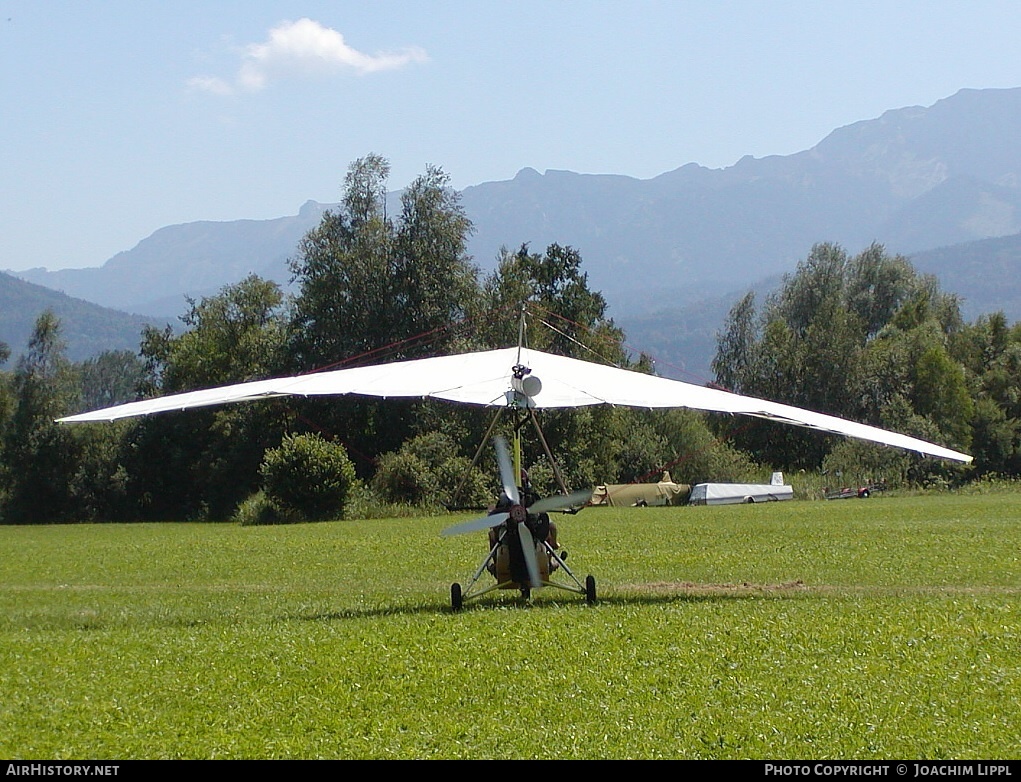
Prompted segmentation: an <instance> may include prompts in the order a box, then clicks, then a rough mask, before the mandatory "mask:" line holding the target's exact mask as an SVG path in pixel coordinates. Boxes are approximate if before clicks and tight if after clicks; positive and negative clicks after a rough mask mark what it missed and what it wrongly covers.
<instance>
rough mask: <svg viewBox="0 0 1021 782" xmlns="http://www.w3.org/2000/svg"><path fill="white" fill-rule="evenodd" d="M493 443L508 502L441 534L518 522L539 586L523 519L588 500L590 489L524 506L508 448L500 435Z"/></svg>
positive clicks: (530, 572) (528, 564)
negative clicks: (500, 507) (504, 508)
mask: <svg viewBox="0 0 1021 782" xmlns="http://www.w3.org/2000/svg"><path fill="white" fill-rule="evenodd" d="M493 444H494V445H495V446H496V461H497V464H498V465H499V466H500V482H501V483H502V485H503V491H504V494H506V496H507V499H509V500H510V502H511V507H510V509H509V510H507V511H501V512H500V513H494V514H492V515H491V516H483V517H482V518H480V519H473V520H472V521H466V522H463V523H461V524H455V525H454V526H452V527H447V528H446V529H445V530H443V532H442V533H440V534H441V535H443V536H445V537H449V536H451V535H463V534H464V533H466V532H477V531H479V530H484V529H492V528H493V527H498V526H500V525H501V524H503V523H505V522H506V521H507V520H508V519H511V520H512V521H514V522H516V523H517V531H518V538H519V539H520V541H521V551H522V554H523V556H524V559H525V566H526V567H527V568H528V578H529V581H530V582H531V586H533V587H540V586H542V577H541V575H540V573H539V561H538V559H537V558H536V555H535V539H534V538H533V537H532V531H531V530H530V529H529V528H528V525H527V524H526V523H525V520H526V519H527V518H528V515H529V514H536V513H545V512H547V511H551V510H563V509H566V508H572V507H575V506H577V505H581V504H582V503H584V502H586V501H588V500H589V499H590V498H591V496H592V492H590V491H576V492H574V493H572V494H560V495H556V496H553V497H546V498H544V499H541V500H537V501H536V502H534V503H532V504H531V505H530V506H528V507H527V508H526V507H524V506H523V505H522V504H521V495H520V494H519V493H518V487H517V482H516V481H515V480H514V468H513V466H512V465H511V457H510V449H509V448H508V446H507V441H506V440H505V439H504V438H503V437H494V438H493Z"/></svg>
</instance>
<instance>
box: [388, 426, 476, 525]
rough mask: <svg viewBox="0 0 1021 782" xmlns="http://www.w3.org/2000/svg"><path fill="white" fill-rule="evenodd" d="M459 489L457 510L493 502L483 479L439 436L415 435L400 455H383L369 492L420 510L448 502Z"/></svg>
mask: <svg viewBox="0 0 1021 782" xmlns="http://www.w3.org/2000/svg"><path fill="white" fill-rule="evenodd" d="M458 486H460V487H461V491H460V494H459V496H458V497H457V498H456V502H457V504H458V505H459V506H473V505H478V506H482V505H484V504H485V503H487V502H488V501H489V500H490V499H491V498H492V490H491V488H490V487H489V485H488V481H487V479H486V476H485V475H484V474H483V473H481V472H480V471H479V470H478V468H475V467H472V466H471V462H470V461H469V460H468V459H466V458H465V457H463V456H460V455H459V454H458V453H457V446H456V445H455V444H454V441H453V440H452V439H450V437H448V436H447V435H445V434H442V433H440V432H430V433H428V434H423V435H418V436H417V437H415V438H413V439H411V440H408V441H407V442H406V443H405V444H404V445H403V446H401V449H400V450H399V451H394V452H391V453H386V454H383V455H382V456H381V457H380V458H379V465H378V467H377V469H376V474H375V476H374V477H373V479H372V489H373V491H374V492H375V493H376V495H377V497H378V498H379V499H380V500H381V501H382V502H385V503H395V504H410V505H414V506H419V507H428V506H431V505H442V504H444V503H446V502H449V501H451V499H454V493H455V491H456V490H457V488H458Z"/></svg>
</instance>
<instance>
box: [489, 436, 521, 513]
mask: <svg viewBox="0 0 1021 782" xmlns="http://www.w3.org/2000/svg"><path fill="white" fill-rule="evenodd" d="M493 444H494V445H495V446H496V461H497V463H498V464H499V465H500V481H501V482H502V483H503V491H504V494H506V495H507V499H509V500H510V501H511V502H512V503H514V504H515V505H519V504H521V498H520V496H519V495H518V485H517V483H516V482H515V480H514V467H513V465H512V464H511V457H510V447H509V446H508V445H507V440H506V439H504V438H503V437H494V438H493Z"/></svg>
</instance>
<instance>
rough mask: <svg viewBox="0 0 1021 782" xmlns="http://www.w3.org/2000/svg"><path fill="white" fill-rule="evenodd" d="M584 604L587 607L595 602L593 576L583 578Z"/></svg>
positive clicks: (594, 581) (594, 580)
mask: <svg viewBox="0 0 1021 782" xmlns="http://www.w3.org/2000/svg"><path fill="white" fill-rule="evenodd" d="M585 602H586V603H588V604H589V605H592V604H593V603H595V602H596V579H595V576H585Z"/></svg>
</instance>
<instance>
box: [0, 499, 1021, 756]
mask: <svg viewBox="0 0 1021 782" xmlns="http://www.w3.org/2000/svg"><path fill="white" fill-rule="evenodd" d="M450 523H451V519H450V518H427V519H402V520H384V521H365V522H357V521H356V522H338V523H323V524H307V525H295V526H281V527H238V526H234V525H213V524H206V525H199V524H194V525H193V524H149V525H81V526H42V527H0V545H2V550H3V552H4V555H3V558H2V560H0V605H2V610H0V757H3V758H9V759H75V758H80V759H84V758H90V759H131V758H771V759H791V758H814V759H831V758H838V759H852V758H858V759H868V758H886V759H890V758H918V759H929V758H934V759H935V758H944V759H945V758H961V759H994V758H998V759H1003V758H1010V759H1016V758H1021V742H1019V738H1018V737H1019V735H1021V717H1019V706H1021V495H1018V494H992V495H986V496H969V497H964V496H954V495H942V496H928V497H903V498H897V497H880V498H872V499H868V500H848V501H841V502H800V501H798V502H789V503H773V504H767V505H756V506H729V507H714V508H704V507H703V508H688V507H684V508H635V509H612V508H598V509H597V508H592V509H588V510H585V511H584V512H582V513H580V514H579V515H577V516H575V517H566V518H562V519H561V520H560V522H559V526H560V530H561V535H560V537H561V542H562V543H563V544H564V545H565V546H566V547H567V548H568V549H569V550H570V551H571V556H570V558H569V559H568V564H569V565H571V566H572V568H573V569H574V570H575V572H576V573H577V574H578V575H579V576H581V577H582V578H583V577H584V576H585V575H586V574H587V573H592V574H593V575H595V576H596V579H597V581H598V586H599V597H600V600H599V602H598V604H597V605H595V606H588V605H586V604H585V602H584V599H583V598H581V597H579V596H577V595H570V594H567V593H563V592H560V591H558V590H542V591H540V592H538V593H536V596H535V598H534V600H533V601H532V603H531V604H530V605H525V604H522V603H521V601H520V598H519V597H518V596H517V595H516V593H511V592H503V593H499V594H497V595H494V596H491V597H490V596H487V597H484V598H482V599H481V600H479V601H478V602H473V603H469V604H468V605H467V606H466V608H465V610H464V611H463V612H461V613H458V614H454V613H451V612H450V611H449V610H448V601H449V586H450V583H451V582H452V581H465V580H467V578H468V576H470V574H471V572H472V571H474V569H475V567H476V566H477V564H478V561H479V559H480V557H481V556H482V553H483V551H482V549H483V547H484V540H485V538H484V536H483V535H482V534H481V533H480V534H479V535H468V536H463V537H459V538H449V539H448V538H440V537H439V536H438V532H439V531H440V530H441V529H442V528H443V527H445V526H447V525H448V524H450Z"/></svg>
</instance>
